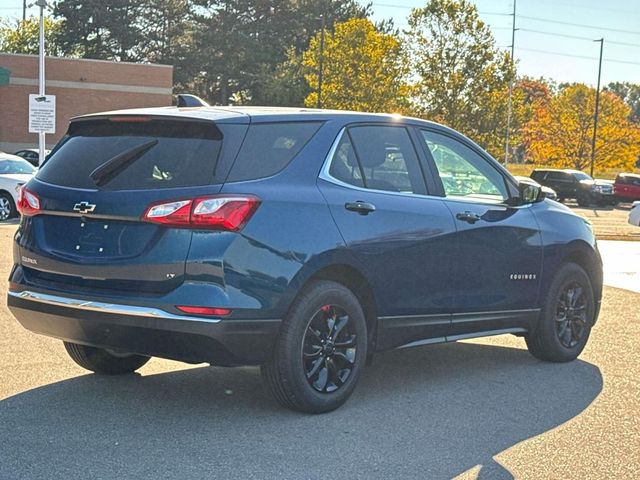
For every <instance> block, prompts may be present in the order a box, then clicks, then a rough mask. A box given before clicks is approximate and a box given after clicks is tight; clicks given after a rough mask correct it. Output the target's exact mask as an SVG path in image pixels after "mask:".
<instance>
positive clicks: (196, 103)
mask: <svg viewBox="0 0 640 480" xmlns="http://www.w3.org/2000/svg"><path fill="white" fill-rule="evenodd" d="M176 96H177V98H178V107H208V106H209V104H208V103H207V102H205V101H204V100H202V99H201V98H200V97H196V96H195V95H190V94H188V93H180V94H178V95H176Z"/></svg>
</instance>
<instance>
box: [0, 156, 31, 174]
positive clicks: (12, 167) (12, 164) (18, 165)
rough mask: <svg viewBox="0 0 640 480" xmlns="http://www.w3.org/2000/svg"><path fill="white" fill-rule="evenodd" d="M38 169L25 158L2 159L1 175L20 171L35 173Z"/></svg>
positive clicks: (0, 165) (0, 164) (0, 161)
mask: <svg viewBox="0 0 640 480" xmlns="http://www.w3.org/2000/svg"><path fill="white" fill-rule="evenodd" d="M35 171H36V169H35V168H33V166H32V165H31V164H30V163H29V162H27V161H25V160H1V159H0V175H11V174H20V173H23V174H24V173H26V174H30V173H34V172H35Z"/></svg>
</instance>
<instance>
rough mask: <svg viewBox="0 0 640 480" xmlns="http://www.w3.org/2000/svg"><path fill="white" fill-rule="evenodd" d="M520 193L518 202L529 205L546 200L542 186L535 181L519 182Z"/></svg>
mask: <svg viewBox="0 0 640 480" xmlns="http://www.w3.org/2000/svg"><path fill="white" fill-rule="evenodd" d="M518 194H519V195H518V203H519V204H520V205H527V204H530V203H536V202H541V201H542V200H544V192H543V191H542V187H541V186H540V185H538V184H537V183H534V182H519V183H518Z"/></svg>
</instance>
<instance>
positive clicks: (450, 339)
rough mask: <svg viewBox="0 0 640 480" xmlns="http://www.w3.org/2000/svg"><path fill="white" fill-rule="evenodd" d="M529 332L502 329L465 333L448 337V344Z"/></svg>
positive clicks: (516, 329) (522, 329)
mask: <svg viewBox="0 0 640 480" xmlns="http://www.w3.org/2000/svg"><path fill="white" fill-rule="evenodd" d="M527 332H528V330H527V329H526V328H522V327H516V328H501V329H499V330H486V331H484V332H473V333H463V334H460V335H451V336H449V335H448V336H447V343H450V342H457V341H458V340H469V339H471V338H481V337H493V336H496V335H504V334H507V333H527Z"/></svg>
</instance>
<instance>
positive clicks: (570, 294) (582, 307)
mask: <svg viewBox="0 0 640 480" xmlns="http://www.w3.org/2000/svg"><path fill="white" fill-rule="evenodd" d="M555 320H556V333H557V334H558V339H559V340H560V343H561V344H562V345H563V346H564V347H566V348H573V347H575V346H576V345H578V343H580V342H581V341H582V339H583V338H584V336H585V335H586V333H587V298H586V295H585V293H584V289H583V287H582V286H581V285H580V284H579V283H577V282H572V283H570V284H568V285H565V287H564V288H563V289H562V290H561V291H560V295H559V296H558V301H557V305H556V317H555Z"/></svg>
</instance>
